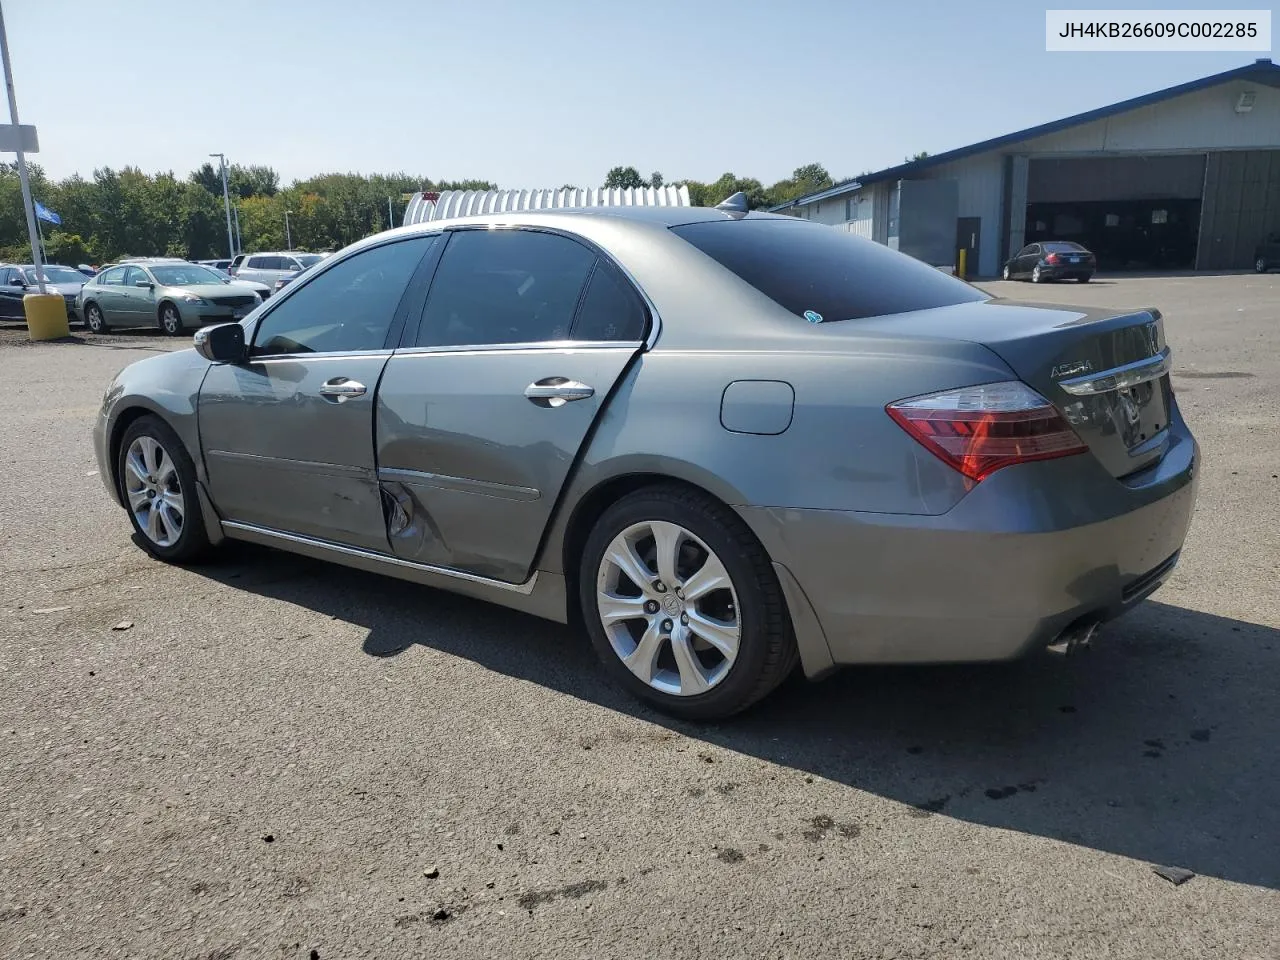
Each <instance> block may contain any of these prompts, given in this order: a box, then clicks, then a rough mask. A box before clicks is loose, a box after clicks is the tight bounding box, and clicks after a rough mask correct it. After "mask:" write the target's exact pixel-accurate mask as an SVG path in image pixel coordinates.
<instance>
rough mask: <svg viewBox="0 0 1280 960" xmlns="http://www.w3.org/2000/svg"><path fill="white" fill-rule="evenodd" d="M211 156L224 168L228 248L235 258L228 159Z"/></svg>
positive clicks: (217, 155) (215, 155)
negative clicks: (228, 181)
mask: <svg viewBox="0 0 1280 960" xmlns="http://www.w3.org/2000/svg"><path fill="white" fill-rule="evenodd" d="M209 156H211V157H217V158H218V162H219V163H220V164H221V166H222V206H223V207H224V208H225V209H226V211H227V246H228V247H230V248H231V256H232V257H235V255H236V239H235V237H234V236H232V234H231V191H230V190H228V189H227V158H226V157H225V156H224V155H223V154H221V153H211V154H209Z"/></svg>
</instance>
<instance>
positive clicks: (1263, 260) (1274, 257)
mask: <svg viewBox="0 0 1280 960" xmlns="http://www.w3.org/2000/svg"><path fill="white" fill-rule="evenodd" d="M1273 267H1280V233H1273V234H1271V236H1269V237H1267V239H1266V240H1265V241H1264V242H1262V243H1260V244H1258V247H1257V249H1256V250H1254V251H1253V269H1254V270H1256V271H1258V273H1266V272H1267V271H1268V270H1270V269H1272V268H1273Z"/></svg>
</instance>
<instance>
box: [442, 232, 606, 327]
mask: <svg viewBox="0 0 1280 960" xmlns="http://www.w3.org/2000/svg"><path fill="white" fill-rule="evenodd" d="M595 260H596V255H595V253H594V252H593V251H591V250H589V249H588V248H587V247H585V246H583V245H582V244H580V243H577V242H576V241H574V240H570V239H568V238H567V237H561V236H557V235H555V234H550V233H539V232H536V231H529V230H458V231H456V232H454V233H453V235H452V237H451V238H450V240H449V245H448V246H447V247H446V248H445V251H444V255H443V256H442V257H441V258H440V266H439V267H438V268H437V269H436V275H435V279H434V280H433V281H432V283H431V292H430V294H429V295H428V297H427V306H426V309H425V310H424V311H423V315H422V325H421V327H420V328H419V331H418V339H417V345H418V346H423V347H445V346H481V345H486V344H495V343H541V342H545V341H548V340H565V339H568V337H569V331H570V329H571V328H572V325H573V317H574V312H575V310H576V309H577V306H578V298H579V296H580V295H581V293H582V287H583V284H584V283H585V282H586V280H587V275H588V274H589V273H590V272H591V267H592V265H593V264H594V263H595Z"/></svg>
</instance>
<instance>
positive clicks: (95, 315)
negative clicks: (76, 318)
mask: <svg viewBox="0 0 1280 960" xmlns="http://www.w3.org/2000/svg"><path fill="white" fill-rule="evenodd" d="M84 325H85V326H86V327H88V328H89V332H90V333H102V332H103V331H104V330H106V328H107V322H106V319H105V318H104V317H103V316H102V308H101V307H100V306H98V305H97V304H96V303H91V304H89V305H88V306H87V307H85V308H84Z"/></svg>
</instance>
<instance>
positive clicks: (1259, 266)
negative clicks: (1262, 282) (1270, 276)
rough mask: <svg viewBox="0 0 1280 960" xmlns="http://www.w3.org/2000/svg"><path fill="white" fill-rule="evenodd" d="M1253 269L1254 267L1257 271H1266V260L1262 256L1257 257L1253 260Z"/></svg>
mask: <svg viewBox="0 0 1280 960" xmlns="http://www.w3.org/2000/svg"><path fill="white" fill-rule="evenodd" d="M1253 269H1254V270H1256V271H1257V272H1258V273H1266V272H1267V261H1266V260H1264V259H1263V258H1262V257H1259V258H1258V259H1257V260H1256V261H1255V262H1254V264H1253Z"/></svg>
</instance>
